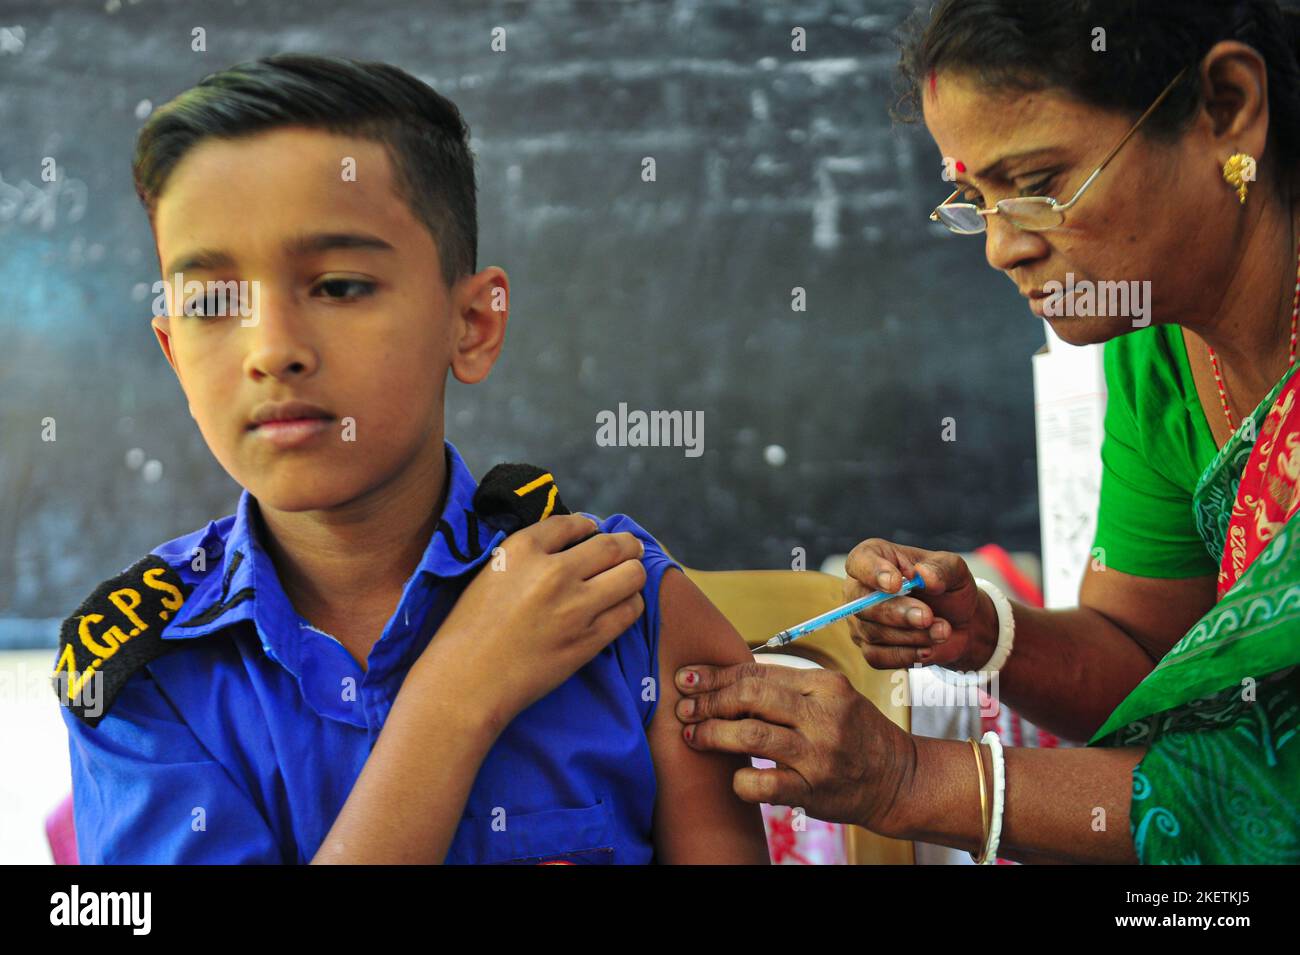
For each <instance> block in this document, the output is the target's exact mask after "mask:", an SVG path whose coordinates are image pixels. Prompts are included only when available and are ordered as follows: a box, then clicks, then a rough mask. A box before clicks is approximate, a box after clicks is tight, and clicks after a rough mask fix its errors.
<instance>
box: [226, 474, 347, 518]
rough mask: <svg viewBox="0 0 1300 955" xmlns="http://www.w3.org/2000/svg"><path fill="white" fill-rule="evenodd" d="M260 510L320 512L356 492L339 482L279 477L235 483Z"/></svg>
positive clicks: (345, 500)
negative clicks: (255, 501) (246, 491)
mask: <svg viewBox="0 0 1300 955" xmlns="http://www.w3.org/2000/svg"><path fill="white" fill-rule="evenodd" d="M239 483H240V484H241V485H242V486H243V487H245V488H247V489H248V493H249V494H251V495H252V496H253V497H254V498H256V499H257V503H258V504H259V505H261V506H262V507H269V508H271V509H273V510H276V511H281V512H286V513H296V512H298V511H324V510H329V509H331V508H335V507H338V506H339V505H341V504H346V503H347V502H348V501H350V500H352V499H353V498H354V497H356V496H357V493H358V492H357V491H354V490H353V489H351V488H347V487H343V486H342V485H341V484H340V482H339V481H337V480H332V481H322V480H320V479H319V478H317V479H315V480H308V481H293V480H283V479H281V478H279V477H277V478H271V479H269V480H267V479H265V478H262V479H257V480H253V481H248V482H243V481H241V482H239Z"/></svg>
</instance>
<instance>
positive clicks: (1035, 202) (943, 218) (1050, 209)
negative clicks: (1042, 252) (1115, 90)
mask: <svg viewBox="0 0 1300 955" xmlns="http://www.w3.org/2000/svg"><path fill="white" fill-rule="evenodd" d="M1189 69H1190V67H1186V66H1185V67H1183V68H1182V69H1181V70H1179V71H1178V75H1177V76H1175V77H1174V78H1173V79H1172V80H1170V81H1169V85H1168V86H1166V87H1165V89H1164V92H1163V93H1161V94H1160V95H1159V96H1158V97H1156V101H1155V102H1154V103H1152V104H1151V105H1150V107H1148V108H1147V111H1146V112H1145V113H1143V114H1142V115H1141V117H1139V118H1138V121H1137V122H1136V123H1134V124H1133V128H1132V129H1130V130H1129V131H1128V132H1127V133H1125V134H1124V138H1123V139H1121V140H1120V141H1119V142H1118V143H1116V144H1115V148H1114V149H1112V150H1111V151H1110V152H1109V153H1107V154H1106V158H1105V159H1103V160H1102V161H1101V165H1099V166H1098V167H1097V168H1096V169H1094V170H1093V171H1092V175H1091V176H1089V177H1088V179H1087V181H1086V182H1084V184H1083V185H1082V186H1080V187H1079V191H1078V192H1076V193H1075V194H1074V198H1072V199H1071V200H1070V201H1069V202H1067V203H1065V204H1061V203H1059V202H1057V201H1056V200H1055V199H1051V198H1049V197H1047V196H1016V197H1013V198H1010V199H1000V200H998V202H997V203H996V205H994V207H993V208H992V209H981V208H979V207H978V206H976V205H975V204H973V203H970V202H953V201H952V200H953V199H954V198H955V197H956V196H957V193H959V192H961V191H962V189H964V188H965V187H964V186H959V187H958V188H957V190H956V191H955V192H953V194H952V195H951V196H949V197H948V198H947V199H945V200H943V202H941V203H940V204H939V205H938V206H936V207H935V209H934V211H933V212H931V213H930V221H931V222H942V223H943V224H944V225H946V226H947V227H948V229H949V230H950V231H952V232H956V233H957V234H958V235H978V234H979V233H981V232H984V231H985V230H986V229H987V228H988V221H987V217H988V216H992V215H1004V216H1006V217H1007V221H1008V222H1010V223H1011V224H1012V225H1014V226H1015V227H1016V228H1018V229H1023V230H1025V231H1026V232H1043V231H1045V230H1047V229H1055V228H1056V227H1058V226H1059V225H1061V223H1063V222H1064V221H1065V212H1066V210H1067V209H1069V208H1070V207H1071V206H1073V205H1074V204H1075V203H1076V202H1078V201H1079V197H1080V196H1082V195H1083V194H1084V192H1085V191H1086V190H1087V188H1088V187H1089V186H1091V185H1092V183H1093V180H1095V179H1096V178H1097V176H1098V175H1099V174H1100V173H1101V171H1102V170H1103V169H1105V168H1106V164H1107V163H1109V162H1110V161H1111V160H1112V159H1114V158H1115V154H1116V153H1118V152H1119V151H1120V149H1121V148H1122V147H1123V145H1124V144H1125V143H1126V142H1128V141H1129V137H1130V136H1132V135H1133V134H1134V133H1136V132H1137V131H1138V127H1139V126H1141V125H1142V124H1143V123H1144V122H1145V121H1146V118H1147V117H1148V116H1150V115H1151V114H1152V113H1154V112H1155V111H1156V109H1157V107H1159V106H1160V104H1161V103H1163V102H1164V101H1165V97H1167V96H1168V95H1169V94H1170V93H1171V92H1173V89H1174V87H1175V86H1176V85H1178V81H1179V80H1181V79H1182V78H1183V75H1184V74H1185V73H1186V72H1187V71H1188V70H1189Z"/></svg>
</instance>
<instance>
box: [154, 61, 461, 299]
mask: <svg viewBox="0 0 1300 955" xmlns="http://www.w3.org/2000/svg"><path fill="white" fill-rule="evenodd" d="M282 126H306V127H309V128H313V129H319V130H323V131H326V132H331V133H341V134H344V135H351V136H357V137H360V138H362V139H368V140H371V141H374V142H378V143H382V144H383V145H384V146H385V148H386V149H387V150H388V156H389V161H390V162H391V163H392V167H393V174H394V178H395V180H396V188H397V191H398V194H399V195H400V196H401V198H402V199H403V200H405V201H406V203H407V205H409V206H410V207H411V210H412V212H413V213H414V214H415V216H416V218H417V219H419V220H420V221H421V222H423V223H424V225H425V226H426V227H427V228H428V230H429V233H430V234H431V235H432V236H433V239H434V242H435V243H436V244H437V247H438V256H439V258H440V259H441V260H442V273H443V278H444V279H445V280H446V282H447V284H448V285H450V284H452V283H453V282H455V281H456V279H458V278H459V277H460V276H462V275H465V274H469V273H473V272H474V271H476V259H477V255H478V215H477V211H476V188H477V187H476V183H475V176H474V157H473V154H472V153H471V152H470V149H469V127H468V126H466V124H465V121H464V119H463V118H462V117H461V115H460V110H458V109H457V108H456V104H455V103H453V102H452V101H451V100H449V99H447V98H446V97H444V96H442V95H440V94H438V93H437V92H435V91H434V90H433V89H431V88H430V87H429V86H428V85H426V84H425V83H422V82H420V81H419V80H417V79H416V78H415V77H413V76H411V75H410V74H409V73H406V72H404V71H403V70H400V69H398V68H397V67H395V66H389V65H388V64H386V63H366V62H360V61H357V60H349V59H343V58H341V57H326V56H309V55H305V54H290V53H282V54H278V55H276V56H268V57H264V58H262V59H260V60H256V61H254V62H251V63H241V64H239V65H237V66H233V67H231V68H230V69H228V70H223V71H221V72H220V73H212V74H209V75H208V76H205V77H204V78H203V79H202V80H201V81H200V82H199V84H198V85H197V86H195V87H193V88H191V89H189V90H186V91H185V92H184V93H181V94H180V95H179V96H177V97H176V98H175V99H173V100H171V101H170V102H168V103H166V104H165V105H163V106H161V107H160V108H159V109H158V110H157V111H156V112H154V114H153V115H152V116H150V117H149V120H148V122H146V123H145V125H144V128H143V129H141V130H140V134H139V137H138V138H137V140H136V148H135V159H134V162H133V163H132V173H133V176H134V179H135V191H136V195H138V196H139V197H140V201H141V202H142V203H144V206H145V209H146V210H147V211H148V213H149V221H150V223H153V221H154V215H155V212H156V210H157V203H158V200H159V198H160V197H161V196H162V193H163V190H164V189H165V188H166V186H167V179H168V177H169V176H170V175H171V173H172V172H173V170H175V168H176V165H177V164H178V163H179V162H180V161H181V159H182V158H183V157H184V156H185V154H186V153H187V152H189V150H190V149H192V148H193V147H194V146H195V145H196V144H198V143H200V142H202V141H203V140H205V139H207V138H209V137H216V138H221V139H234V138H238V137H240V136H246V135H250V134H253V133H258V132H262V131H265V130H270V129H275V128H277V127H282Z"/></svg>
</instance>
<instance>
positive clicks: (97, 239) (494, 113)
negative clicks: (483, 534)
mask: <svg viewBox="0 0 1300 955" xmlns="http://www.w3.org/2000/svg"><path fill="white" fill-rule="evenodd" d="M910 7H911V4H910V2H908V0H871V2H868V0H863V2H858V3H850V2H843V3H837V2H810V0H772V2H757V0H744V2H688V0H679V2H668V3H653V2H650V3H647V2H641V3H621V2H530V3H504V2H496V0H475V2H472V3H430V2H428V0H392V2H382V3H380V2H374V3H366V4H351V3H335V2H331V0H310V2H309V0H288V2H280V0H277V2H275V3H267V4H258V3H254V2H244V3H238V2H214V0H204V2H201V3H184V2H181V3H173V2H169V3H161V2H157V0H140V2H136V3H131V2H129V0H125V2H120V3H119V2H117V0H109V2H107V3H105V2H94V3H89V2H88V3H53V2H50V3H38V2H31V0H28V2H14V0H6V2H5V3H4V4H3V7H2V9H0V130H3V133H2V134H0V250H2V251H0V322H2V323H3V347H2V348H0V427H2V429H3V430H2V431H0V441H2V449H0V617H2V618H6V619H7V620H8V622H9V625H10V626H9V630H8V631H7V632H9V633H10V634H12V633H13V632H14V627H15V625H17V624H20V623H21V622H22V621H27V620H42V619H47V618H57V617H61V616H63V615H65V614H66V613H68V612H70V611H71V610H72V609H73V608H74V607H75V606H76V604H77V603H78V602H79V600H80V599H81V597H83V596H84V595H85V594H86V593H87V592H89V590H90V589H91V588H92V587H93V586H94V584H95V583H97V582H98V581H99V580H101V579H103V578H104V577H107V576H109V575H111V574H113V573H115V572H116V571H118V570H119V569H121V568H123V567H125V566H126V565H127V564H129V563H131V562H132V561H134V560H135V559H136V558H138V557H139V556H141V555H143V554H144V553H146V552H147V551H148V550H150V549H151V548H153V547H154V546H156V545H157V544H159V543H161V542H162V541H164V540H167V539H170V538H172V537H175V536H178V535H180V534H183V533H186V532H188V531H190V530H193V529H196V528H198V527H201V526H203V525H204V524H206V523H207V521H209V520H211V519H215V518H217V517H220V516H222V515H225V514H229V513H231V512H232V510H233V507H234V503H235V501H236V499H237V496H238V491H239V489H238V487H237V486H236V485H235V484H234V482H233V481H232V480H231V479H230V478H229V476H227V475H226V474H225V472H224V471H222V470H221V468H220V466H219V465H218V464H217V462H216V461H215V459H214V458H213V457H212V456H211V454H210V453H209V452H208V451H207V449H206V446H205V445H204V443H203V440H202V438H201V436H200V435H199V433H198V430H197V428H196V427H195V425H194V422H193V421H192V419H191V418H190V417H189V415H188V413H187V411H186V407H185V403H184V401H183V400H182V395H181V392H180V389H179V386H178V384H177V382H176V380H175V378H174V377H173V375H172V373H171V371H170V370H169V369H168V367H167V366H166V363H165V361H164V359H163V356H162V354H161V353H160V351H159V349H158V347H157V343H156V341H155V339H154V336H153V334H152V332H151V330H150V328H149V306H150V300H151V298H152V295H151V289H152V283H153V282H154V281H156V280H157V279H158V278H159V276H158V275H157V272H156V263H155V255H154V250H153V246H152V241H151V236H150V232H149V229H148V225H147V222H146V220H145V217H144V213H143V210H142V209H141V208H140V206H139V205H138V203H137V201H136V198H135V196H134V193H133V191H132V187H131V179H130V158H131V154H132V149H133V144H134V137H135V134H136V132H137V130H138V129H139V127H140V125H141V123H142V121H143V119H144V118H145V117H147V115H148V113H149V111H150V109H152V108H153V107H155V106H157V105H160V104H161V103H163V102H165V101H166V100H167V99H169V98H171V97H172V96H174V95H175V94H177V93H178V92H180V91H182V90H183V89H185V88H187V87H188V86H190V85H192V84H193V83H195V82H196V81H197V80H199V79H200V78H201V77H202V76H203V75H205V74H207V73H209V72H213V71H216V70H219V69H222V68H224V67H226V66H229V65H231V64H233V63H236V62H240V61H244V60H248V59H253V58H256V57H258V56H263V55H267V54H270V53H275V52H280V51H302V52H317V53H327V54H335V55H343V56H350V57H356V58H358V59H380V60H385V61H388V62H392V63H394V64H396V65H398V66H401V67H403V68H405V69H407V70H409V71H410V72H412V73H413V74H415V75H417V76H419V77H420V78H421V79H423V80H425V81H426V82H428V83H430V84H431V85H432V86H434V87H435V88H436V89H438V90H440V91H441V92H443V93H445V94H446V95H448V96H450V97H451V98H452V99H453V100H455V101H456V102H457V103H458V104H459V106H460V107H461V109H462V110H463V112H464V113H465V116H466V118H467V119H468V121H469V124H470V127H471V129H472V132H473V137H474V139H473V146H474V149H475V152H476V154H477V156H478V166H479V177H480V185H479V188H480V196H479V202H480V255H479V265H480V266H483V265H487V264H496V265H500V266H502V267H504V268H505V269H506V270H507V271H508V272H509V274H510V277H511V285H512V314H511V322H510V327H509V333H508V336H507V341H506V348H505V354H504V356H503V358H502V360H501V362H500V363H499V365H498V366H497V367H496V369H495V370H494V371H493V373H492V375H491V377H490V378H489V379H488V381H487V382H486V383H484V384H482V385H478V386H474V387H466V386H462V385H459V384H458V383H455V382H453V383H452V385H451V386H450V389H449V393H448V406H447V414H446V421H447V434H448V437H449V438H450V439H451V440H452V441H453V442H455V443H456V445H457V446H458V447H459V448H460V449H461V451H462V453H463V454H464V455H465V456H466V459H467V460H468V461H469V463H470V465H471V467H472V468H473V469H474V470H475V472H476V473H478V474H480V475H481V474H482V473H483V472H484V471H486V470H487V468H488V467H490V466H491V465H492V464H494V463H496V462H497V461H501V460H524V461H533V462H536V463H540V464H544V465H545V466H546V467H548V468H549V469H551V470H552V471H553V473H554V474H555V475H556V477H557V479H558V481H559V483H560V486H561V487H562V488H563V490H564V494H565V497H566V498H567V499H568V501H569V502H570V504H571V506H574V507H576V508H579V509H583V510H589V511H594V512H598V513H606V514H608V513H613V512H616V511H622V512H625V513H628V514H631V515H632V516H633V517H634V518H636V519H637V520H638V521H639V522H640V523H641V524H642V525H643V526H644V527H646V528H647V529H648V530H650V531H651V532H652V533H654V534H655V535H656V536H658V537H659V538H660V539H661V541H662V542H663V543H664V544H665V545H666V546H667V547H668V548H669V550H670V551H671V552H672V553H673V554H674V556H676V557H677V558H678V559H679V560H681V561H682V562H684V563H686V564H689V565H692V566H695V567H700V568H706V569H720V568H788V567H789V566H791V563H792V559H793V556H792V555H793V554H794V553H795V549H796V548H802V551H803V553H804V554H805V555H806V560H807V562H808V566H809V567H816V566H817V564H818V563H819V562H820V560H821V559H822V558H823V557H824V556H825V555H826V554H829V553H834V552H841V551H845V550H848V549H849V548H851V547H852V546H853V545H854V544H855V543H857V542H858V541H859V540H861V539H863V538H865V537H871V536H880V537H886V538H892V539H896V540H900V541H904V542H909V543H915V544H919V545H922V546H927V547H932V548H943V549H954V550H961V549H968V548H973V547H976V546H979V545H981V544H983V543H986V542H989V541H996V542H998V543H1000V544H1002V545H1003V546H1005V547H1008V548H1009V549H1023V550H1037V549H1038V533H1039V532H1038V515H1037V492H1036V483H1035V482H1036V478H1035V464H1034V443H1033V442H1034V429H1033V393H1032V380H1031V370H1030V361H1029V359H1030V355H1031V354H1032V353H1033V351H1034V350H1035V349H1036V348H1037V347H1038V346H1039V345H1041V343H1042V340H1043V330H1042V325H1041V324H1040V323H1039V322H1038V320H1036V319H1035V318H1033V316H1032V315H1031V314H1030V313H1029V311H1028V309H1027V308H1026V307H1025V304H1024V302H1023V300H1022V299H1020V298H1019V297H1018V295H1017V293H1016V290H1015V288H1014V287H1013V285H1012V284H1011V283H1010V282H1009V281H1007V279H1006V277H1005V276H1002V275H999V274H997V273H996V272H994V271H993V270H992V269H990V268H989V267H988V265H987V263H986V262H985V259H984V248H983V242H982V240H981V239H978V238H959V237H955V236H951V235H949V234H948V233H946V232H944V231H943V230H942V229H941V228H939V227H937V226H935V225H933V224H932V223H930V222H928V221H927V215H928V213H929V211H930V209H931V208H933V206H934V205H935V204H936V203H937V202H939V201H940V200H941V199H942V198H943V197H944V196H945V195H946V193H947V190H945V189H944V185H945V184H944V182H943V181H942V180H941V178H940V173H941V164H940V157H939V156H938V154H937V152H936V150H935V147H934V145H933V143H932V142H931V141H930V139H929V137H928V135H927V134H926V133H925V130H924V128H923V127H916V128H912V127H905V126H902V127H900V126H896V125H895V124H894V123H892V121H891V120H890V118H889V115H888V106H889V104H890V102H891V101H892V98H893V96H894V83H895V81H894V69H895V63H896V61H897V53H896V50H895V46H894V43H893V41H892V40H891V38H890V32H891V30H892V29H893V28H894V26H895V25H896V24H897V23H898V22H899V20H900V19H901V18H902V17H903V16H904V15H905V14H906V13H907V12H908V10H909V9H910ZM196 27H202V28H203V30H204V38H205V44H206V51H205V52H195V51H194V50H193V49H192V39H193V36H194V34H193V31H194V30H195V28H196ZM494 27H504V28H505V30H506V33H505V36H506V46H507V49H506V51H505V52H493V50H492V49H491V36H492V30H493V28H494ZM796 28H802V29H803V30H804V31H805V33H806V42H807V48H806V50H805V51H803V52H795V51H793V50H792V49H791V45H792V30H794V29H796ZM647 156H652V157H654V159H655V165H656V178H655V181H654V182H644V181H642V169H643V164H642V161H643V159H644V158H645V157H647ZM46 157H53V158H54V160H55V161H56V164H57V168H58V179H57V180H56V181H55V182H45V181H43V179H42V176H41V171H42V161H43V160H44V159H45V158H46ZM796 287H798V288H802V289H804V290H805V293H806V311H794V310H792V296H793V294H794V293H793V292H792V290H793V289H795V288H796ZM620 404H623V405H625V407H626V409H629V410H632V411H635V410H641V411H644V412H649V411H654V410H660V411H670V410H680V411H683V412H687V413H691V414H699V415H702V420H703V425H704V429H703V445H702V447H703V453H701V454H699V455H698V456H689V455H688V454H686V453H685V449H683V448H681V447H645V448H631V447H602V446H599V445H598V443H597V440H596V438H597V431H598V416H600V415H601V413H602V412H610V413H615V414H616V413H617V412H618V409H619V406H620ZM946 418H952V419H955V427H956V440H955V441H944V440H943V439H942V432H943V428H944V419H946ZM50 420H53V421H54V422H55V424H56V428H57V431H56V434H57V439H56V440H54V441H48V440H43V434H44V428H43V426H44V424H45V423H48V421H50ZM24 626H25V625H24ZM25 632H28V633H30V632H32V631H31V628H30V627H27V628H26V631H25ZM51 634H52V630H49V629H48V628H47V629H45V630H42V636H40V637H39V638H37V639H38V640H39V641H45V640H48V639H52V636H51ZM18 642H22V638H18Z"/></svg>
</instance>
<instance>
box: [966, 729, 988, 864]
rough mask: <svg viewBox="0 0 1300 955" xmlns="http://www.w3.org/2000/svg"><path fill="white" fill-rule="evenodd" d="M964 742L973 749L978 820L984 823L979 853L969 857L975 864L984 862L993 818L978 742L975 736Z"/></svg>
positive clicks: (982, 758)
mask: <svg viewBox="0 0 1300 955" xmlns="http://www.w3.org/2000/svg"><path fill="white" fill-rule="evenodd" d="M966 742H968V743H970V745H971V749H973V750H975V766H976V768H977V769H978V770H979V773H980V821H981V822H983V823H984V839H983V841H981V842H980V851H979V855H976V854H975V853H974V852H972V853H971V854H970V857H971V858H972V859H974V860H975V864H976V865H982V864H983V863H984V849H985V847H986V846H987V845H988V844H989V829H990V828H991V827H992V825H993V820H992V819H991V818H989V797H988V787H987V786H986V785H985V782H984V757H983V756H982V755H981V754H980V744H979V741H978V740H976V739H975V737H973V736H971V737H967V739H966Z"/></svg>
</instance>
